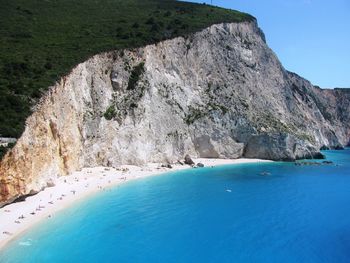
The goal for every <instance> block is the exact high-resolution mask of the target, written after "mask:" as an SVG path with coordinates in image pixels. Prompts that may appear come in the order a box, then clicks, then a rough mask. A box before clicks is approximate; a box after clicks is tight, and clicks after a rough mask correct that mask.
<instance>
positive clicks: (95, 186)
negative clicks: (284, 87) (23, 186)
mask: <svg viewBox="0 0 350 263" xmlns="http://www.w3.org/2000/svg"><path fill="white" fill-rule="evenodd" d="M193 160H194V162H195V163H202V164H204V166H205V167H211V166H218V165H227V164H242V163H257V162H270V161H268V160H260V159H203V158H200V159H193ZM183 169H194V168H192V167H191V166H189V165H181V164H173V165H172V168H171V169H169V168H166V167H162V164H160V163H151V164H146V165H143V166H133V165H121V166H119V167H116V168H112V167H94V168H84V169H82V170H81V171H78V172H75V173H73V174H71V175H69V176H63V177H59V178H57V180H56V181H55V182H54V185H53V186H52V187H48V188H46V189H44V190H43V191H41V192H39V193H38V194H36V195H33V196H30V197H27V198H26V200H25V201H23V202H17V203H12V204H9V205H7V206H5V207H3V208H1V209H0V222H1V223H0V249H2V248H3V247H4V246H5V245H6V244H7V243H8V242H9V241H11V240H12V239H14V238H15V237H17V236H18V235H20V234H21V233H23V232H24V231H26V230H27V229H29V228H30V227H32V226H33V225H34V224H37V223H40V222H42V223H45V220H50V219H51V218H52V217H54V216H55V213H56V212H57V211H59V210H61V209H64V208H66V207H68V206H70V205H72V204H74V203H75V202H76V201H77V200H80V199H82V198H84V197H87V196H89V195H91V194H94V193H97V192H99V191H105V190H106V189H107V188H110V187H113V186H116V185H119V184H122V183H124V182H127V181H130V180H135V179H138V178H144V177H148V176H153V175H154V176H155V175H160V174H164V173H166V172H171V171H177V170H183ZM197 169H200V168H197Z"/></svg>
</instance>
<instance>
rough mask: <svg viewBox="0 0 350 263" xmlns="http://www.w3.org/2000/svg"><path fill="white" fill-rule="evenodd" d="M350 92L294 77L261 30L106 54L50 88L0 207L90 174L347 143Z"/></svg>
mask: <svg viewBox="0 0 350 263" xmlns="http://www.w3.org/2000/svg"><path fill="white" fill-rule="evenodd" d="M349 103H350V92H349V91H347V90H340V89H338V90H322V89H319V88H317V87H314V86H313V85H312V84H311V83H310V82H308V81H307V80H305V79H302V78H301V77H299V76H297V75H296V74H294V73H290V72H288V71H286V70H285V69H284V68H283V67H282V65H281V64H280V62H279V61H278V59H277V57H276V56H275V54H274V53H273V52H272V51H271V50H270V49H269V48H268V46H267V45H266V43H265V39H264V35H263V33H262V32H261V30H260V29H259V28H258V26H257V24H256V22H245V23H237V24H219V25H213V26H211V27H210V28H207V29H205V30H203V31H201V32H198V33H196V34H194V35H191V36H188V37H186V38H182V37H180V38H175V39H172V40H167V41H164V42H160V43H158V44H156V45H150V46H146V47H144V48H140V49H135V50H124V51H115V52H109V53H104V54H99V55H96V56H94V57H92V58H91V59H89V60H88V61H86V62H84V63H82V64H79V65H78V66H76V67H75V68H74V69H73V70H72V72H71V73H70V74H69V75H68V76H66V77H64V78H62V79H61V81H60V82H59V83H57V85H55V86H54V87H52V88H51V89H50V91H49V92H48V93H47V94H46V96H45V97H44V98H43V99H42V100H41V102H40V104H39V105H37V108H36V109H35V112H34V113H33V114H32V116H30V117H29V118H28V120H27V125H26V129H25V132H24V134H23V135H22V137H21V138H20V139H19V140H18V142H17V144H16V146H15V147H14V148H13V149H12V150H11V151H10V152H9V153H8V154H7V155H6V156H5V158H4V159H3V160H2V162H1V166H0V195H1V197H0V205H1V204H5V203H7V202H11V201H13V200H14V199H15V198H17V197H18V196H21V195H25V194H30V193H34V192H37V191H40V189H42V188H43V187H46V186H47V183H48V182H51V181H54V180H55V178H57V177H58V176H63V175H67V174H69V173H71V172H73V171H76V170H79V169H81V168H82V167H92V166H99V165H103V166H117V165H118V164H142V163H146V162H173V161H176V160H177V159H180V158H183V156H184V155H185V154H190V155H192V156H196V157H213V158H239V157H242V156H244V157H254V158H266V159H273V160H294V159H297V158H304V157H313V156H317V154H318V151H319V149H320V148H321V147H322V146H325V147H338V146H342V145H346V144H348V142H349V138H350V125H349V123H350V122H349V118H350V107H349Z"/></svg>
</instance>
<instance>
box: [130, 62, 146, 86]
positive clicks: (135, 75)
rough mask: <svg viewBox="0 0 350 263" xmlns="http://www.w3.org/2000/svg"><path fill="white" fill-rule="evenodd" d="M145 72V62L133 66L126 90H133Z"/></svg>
mask: <svg viewBox="0 0 350 263" xmlns="http://www.w3.org/2000/svg"><path fill="white" fill-rule="evenodd" d="M144 72H145V63H144V62H141V63H140V64H138V65H137V66H135V67H134V68H133V69H132V71H131V74H130V77H129V82H128V87H127V90H133V89H135V87H136V84H137V82H138V81H139V79H140V77H141V75H142V74H143V73H144Z"/></svg>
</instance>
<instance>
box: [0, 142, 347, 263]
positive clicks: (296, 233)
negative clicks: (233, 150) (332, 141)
mask: <svg viewBox="0 0 350 263" xmlns="http://www.w3.org/2000/svg"><path fill="white" fill-rule="evenodd" d="M324 154H325V155H326V157H327V159H326V160H327V161H329V162H331V163H323V161H324V160H318V161H316V160H308V161H307V162H309V163H303V161H299V164H300V165H296V164H295V163H293V162H273V163H252V164H239V165H224V166H218V167H214V168H212V167H205V168H197V169H188V170H183V171H176V172H169V173H167V174H165V175H162V176H154V177H148V178H144V179H140V180H135V181H130V182H127V183H125V184H123V185H119V186H116V187H114V188H111V189H109V190H107V191H103V192H100V193H98V194H95V195H93V196H90V197H88V198H85V199H83V200H81V201H79V202H77V203H75V204H74V205H72V206H70V207H69V208H67V209H64V210H62V211H60V212H58V213H56V214H54V216H53V217H52V218H51V219H47V220H45V221H42V222H41V223H39V224H37V225H36V226H34V227H33V228H31V229H30V230H28V231H27V232H25V233H24V234H23V235H21V236H20V237H18V238H17V239H15V240H13V241H12V242H10V243H9V244H8V245H7V246H6V247H5V248H4V249H2V250H1V251H0V262H1V263H40V262H50V263H56V262H57V263H62V262H75V263H76V262H77V263H81V262H82V263H84V262H97V263H102V262H118V263H119V262H130V263H137V262H166V263H171V262H174V263H175V262H176V263H178V262H269V263H270V262H283V263H288V262H337V263H341V262H350V149H349V148H347V149H345V150H338V151H325V152H324ZM316 162H317V163H316ZM0 223H1V222H0Z"/></svg>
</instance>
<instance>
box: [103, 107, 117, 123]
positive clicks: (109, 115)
mask: <svg viewBox="0 0 350 263" xmlns="http://www.w3.org/2000/svg"><path fill="white" fill-rule="evenodd" d="M116 114H117V111H116V109H115V107H114V105H111V106H109V107H108V108H107V110H106V112H105V113H104V114H103V117H105V119H106V120H109V121H110V120H111V119H113V118H114V117H115V116H116Z"/></svg>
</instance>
